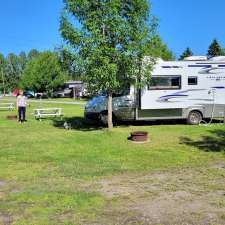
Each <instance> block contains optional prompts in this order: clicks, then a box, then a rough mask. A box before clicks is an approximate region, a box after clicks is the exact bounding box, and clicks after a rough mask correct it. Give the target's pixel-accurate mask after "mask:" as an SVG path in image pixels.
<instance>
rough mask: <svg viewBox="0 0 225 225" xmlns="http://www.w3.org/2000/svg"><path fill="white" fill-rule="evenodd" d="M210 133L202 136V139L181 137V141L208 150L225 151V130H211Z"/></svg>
mask: <svg viewBox="0 0 225 225" xmlns="http://www.w3.org/2000/svg"><path fill="white" fill-rule="evenodd" d="M209 133H210V134H209V135H207V136H202V137H201V139H200V140H197V141H196V140H192V139H190V138H188V137H181V138H180V143H181V144H186V145H190V146H194V147H196V148H198V149H200V150H203V151H206V152H224V153H225V130H219V129H218V130H213V131H209Z"/></svg>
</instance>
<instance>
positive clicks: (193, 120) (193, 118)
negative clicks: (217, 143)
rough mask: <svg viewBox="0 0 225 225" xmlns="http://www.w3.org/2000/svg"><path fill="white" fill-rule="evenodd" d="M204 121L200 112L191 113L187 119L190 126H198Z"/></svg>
mask: <svg viewBox="0 0 225 225" xmlns="http://www.w3.org/2000/svg"><path fill="white" fill-rule="evenodd" d="M201 121H202V114H201V113H200V112H199V111H191V112H190V113H189V115H188V118H187V123H188V124H190V125H198V124H199V123H200V122H201Z"/></svg>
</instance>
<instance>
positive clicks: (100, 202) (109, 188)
mask: <svg viewBox="0 0 225 225" xmlns="http://www.w3.org/2000/svg"><path fill="white" fill-rule="evenodd" d="M56 106H57V107H62V108H63V112H64V114H65V116H64V118H63V121H64V120H67V121H69V122H70V123H72V126H73V129H72V130H65V129H64V128H63V126H62V125H63V122H62V121H60V119H45V120H43V121H41V122H40V121H36V120H35V119H34V117H33V115H32V112H33V109H34V108H35V107H56ZM83 107H84V106H83V105H63V104H61V105H60V104H44V103H31V106H30V107H28V109H27V119H28V122H27V123H25V124H19V123H17V122H16V121H11V120H7V119H6V116H7V115H13V114H15V113H16V111H13V112H8V111H0V224H16V225H22V224H24V225H27V224H30V225H31V224H32V225H36V224H37V225H38V224H40V225H48V224H54V225H55V224H68V225H69V224H102V225H104V224H170V222H171V221H172V219H171V220H170V219H169V218H170V217H169V216H173V215H172V214H173V213H174V215H175V214H176V215H175V216H178V218H177V220H174V223H171V224H175V222H177V224H180V223H179V219H180V218H179V212H178V214H177V211H178V210H176V211H175V212H171V211H170V209H169V207H168V206H166V204H162V205H161V208H163V207H165V210H167V211H168V213H167V214H166V215H164V214H163V212H162V213H161V214H157V213H156V214H157V216H156V217H157V218H155V217H152V215H151V211H152V210H153V211H154V209H153V208H151V207H147V206H146V205H142V203H143V202H144V201H146V204H147V201H148V202H151V201H154V200H155V198H156V197H159V195H160V194H162V193H165V188H166V191H167V193H169V194H168V196H172V195H171V193H177V191H179V193H180V192H181V190H182V191H183V192H184V191H185V192H187V190H186V189H185V188H186V187H187V186H188V187H189V188H192V187H194V186H195V187H196V189H195V190H192V191H190V190H189V189H188V190H189V192H188V193H191V194H196V193H197V192H198V193H197V194H196V196H199V195H200V194H201V193H202V194H203V193H205V192H207V193H209V192H211V191H212V192H215V193H220V194H221V197H218V199H217V197H212V202H210V204H211V205H212V207H214V208H213V209H214V210H215V213H214V214H213V215H214V216H212V218H213V220H212V221H211V220H210V218H211V217H209V219H208V222H216V223H215V224H225V213H223V209H224V207H225V199H224V198H225V191H224V190H225V182H223V181H224V180H225V151H224V150H225V126H224V125H222V124H219V123H215V124H213V125H211V126H208V127H205V126H188V125H185V124H178V125H176V124H168V123H167V124H166V123H165V124H164V125H159V124H158V125H154V124H150V123H148V124H144V123H141V124H139V125H138V124H133V125H132V124H129V125H128V124H124V125H120V126H118V127H115V128H114V129H113V130H112V131H110V132H109V131H108V130H107V129H104V128H101V127H98V126H97V127H96V126H93V125H88V124H86V123H85V121H84V120H83ZM134 130H143V131H148V132H149V135H150V141H149V142H148V143H145V144H134V143H131V142H130V141H128V140H127V137H128V136H129V134H130V132H131V131H134ZM182 174H183V175H182ZM185 176H186V178H185V179H186V180H185V182H183V181H182V183H181V180H182V179H184V177H185ZM196 176H198V178H199V179H196ZM146 177H147V178H146ZM142 178H143V179H144V181H143V180H142ZM159 178H160V179H161V180H159ZM168 178H171V180H170V181H168V182H167V179H168ZM156 181H157V182H156ZM164 181H165V182H164ZM192 182H193V185H192ZM153 184H154V185H153ZM168 184H170V186H168ZM187 184H188V185H187ZM157 185H158V186H157ZM186 185H187V186H186ZM153 186H154V188H155V189H154V188H153ZM150 187H151V188H150ZM178 189H179V190H178ZM223 191H224V193H223ZM183 192H182V193H183ZM181 195H182V196H181V197H183V198H186V199H189V198H194V197H193V196H191V197H190V196H189V195H188V196H187V195H185V194H181ZM168 196H167V197H168ZM176 196H177V195H176ZM176 196H175V197H171V199H170V200H173V199H174V198H176ZM178 197H179V196H178ZM207 198H210V197H209V196H208V197H207ZM179 200H180V197H179ZM134 203H135V204H134ZM161 203H162V202H161ZM173 204H175V202H173ZM177 204H178V205H179V204H180V203H179V201H177ZM183 204H184V208H185V203H183ZM202 204H204V203H202ZM152 205H154V204H153V203H152V204H151V206H152ZM211 205H208V207H209V210H208V211H210V207H211ZM187 207H188V205H187ZM144 208H145V210H144V211H143V209H144ZM197 210H198V209H196V208H194V209H193V211H197ZM158 211H159V210H158ZM158 211H157V212H158ZM191 213H192V211H191V210H190V211H187V218H189V217H190V218H192V220H191V222H193V223H190V224H195V223H194V222H196V224H204V221H203V219H202V217H205V214H204V212H202V214H200V215H199V214H198V215H197V216H196V215H194V216H193V215H192V214H191ZM181 214H182V213H181ZM188 214H190V215H189V217H188ZM207 215H208V214H207ZM166 218H167V219H166ZM171 218H175V217H171ZM185 218H186V217H184V221H183V222H188V221H187V220H186V219H185ZM223 221H224V223H223ZM185 224H189V223H185ZM207 224H211V223H207ZM212 224H214V223H212Z"/></svg>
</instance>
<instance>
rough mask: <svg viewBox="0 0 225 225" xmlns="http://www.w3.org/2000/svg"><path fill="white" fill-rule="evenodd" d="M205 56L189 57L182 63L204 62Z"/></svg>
mask: <svg viewBox="0 0 225 225" xmlns="http://www.w3.org/2000/svg"><path fill="white" fill-rule="evenodd" d="M206 60H207V57H206V56H189V57H186V58H184V61H206Z"/></svg>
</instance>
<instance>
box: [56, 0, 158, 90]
mask: <svg viewBox="0 0 225 225" xmlns="http://www.w3.org/2000/svg"><path fill="white" fill-rule="evenodd" d="M64 3H65V8H64V11H63V14H62V16H61V21H60V31H61V35H62V37H63V38H64V40H65V42H66V43H67V44H69V45H70V46H71V47H72V48H73V49H74V50H75V53H76V55H77V58H78V57H79V58H80V60H79V62H81V61H82V62H83V63H81V64H80V66H81V67H83V68H84V69H83V71H84V74H83V75H84V80H85V81H86V82H88V83H89V84H90V86H91V87H92V88H93V89H95V91H100V90H104V91H109V90H110V91H113V92H114V91H116V90H117V89H118V88H119V87H121V86H123V84H124V83H129V82H130V83H132V82H134V81H135V77H134V76H135V72H137V71H139V66H140V62H138V61H140V60H142V59H143V57H144V53H145V47H144V46H146V44H147V41H148V40H149V39H150V33H151V32H152V30H154V28H155V23H152V24H150V26H149V23H150V19H149V18H150V17H149V16H150V15H149V9H150V6H149V4H148V1H146V0H133V1H130V0H129V1H128V0H123V1H122V0H111V1H107V0H98V1H94V0H92V1H79V0H65V1H64ZM74 21H75V22H74ZM76 21H77V23H76ZM136 77H137V74H136Z"/></svg>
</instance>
